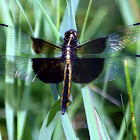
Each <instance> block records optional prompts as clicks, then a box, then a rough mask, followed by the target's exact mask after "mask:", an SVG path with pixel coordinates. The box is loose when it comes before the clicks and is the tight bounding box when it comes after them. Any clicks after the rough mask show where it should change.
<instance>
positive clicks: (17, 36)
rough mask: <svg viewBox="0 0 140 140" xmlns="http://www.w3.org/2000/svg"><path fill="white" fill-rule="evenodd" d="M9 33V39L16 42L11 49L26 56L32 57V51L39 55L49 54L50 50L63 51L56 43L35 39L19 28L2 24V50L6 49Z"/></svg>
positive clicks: (0, 26) (0, 34) (0, 25)
mask: <svg viewBox="0 0 140 140" xmlns="http://www.w3.org/2000/svg"><path fill="white" fill-rule="evenodd" d="M7 33H9V36H8V38H10V39H11V41H14V40H16V41H15V42H14V43H15V44H14V45H11V47H14V48H11V49H14V50H17V51H20V52H22V53H25V54H30V57H31V55H32V54H31V50H32V51H34V52H35V53H37V54H49V53H50V50H57V51H61V50H62V48H61V46H60V45H58V44H56V43H51V42H47V41H44V40H42V39H37V38H33V37H32V36H30V35H29V34H27V33H24V32H22V31H20V30H18V29H17V28H14V27H11V26H9V25H5V24H0V45H1V48H2V49H5V46H6V34H7ZM33 56H34V55H33ZM39 57H40V55H39Z"/></svg>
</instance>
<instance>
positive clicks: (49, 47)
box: [32, 38, 62, 54]
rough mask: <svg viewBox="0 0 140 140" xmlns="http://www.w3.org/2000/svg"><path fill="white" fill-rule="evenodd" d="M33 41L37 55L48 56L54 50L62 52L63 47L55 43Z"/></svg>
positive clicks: (33, 39) (34, 39) (39, 40)
mask: <svg viewBox="0 0 140 140" xmlns="http://www.w3.org/2000/svg"><path fill="white" fill-rule="evenodd" d="M32 41H33V50H34V52H35V53H37V54H47V53H49V52H50V51H54V50H58V51H62V47H60V46H57V45H56V44H54V43H51V42H48V41H44V40H42V39H37V38H32Z"/></svg>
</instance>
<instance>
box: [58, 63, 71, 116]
mask: <svg viewBox="0 0 140 140" xmlns="http://www.w3.org/2000/svg"><path fill="white" fill-rule="evenodd" d="M71 71H72V69H71V62H70V61H66V64H65V69H64V81H63V89H62V95H61V108H62V115H64V113H65V111H66V109H67V107H68V105H69V100H70V90H71Z"/></svg>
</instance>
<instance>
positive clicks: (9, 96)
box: [5, 1, 15, 140]
mask: <svg viewBox="0 0 140 140" xmlns="http://www.w3.org/2000/svg"><path fill="white" fill-rule="evenodd" d="M14 4H15V3H14V1H10V3H9V6H10V12H11V13H12V14H11V16H14V12H13V11H12V10H13V9H14ZM11 16H9V17H10V18H9V19H8V21H9V22H12V19H14V17H11ZM11 24H12V23H11ZM11 46H15V36H14V32H12V33H9V32H7V40H6V55H14V54H15V52H14V49H11ZM12 48H14V47H12ZM11 61H14V60H11ZM6 63H7V66H8V65H9V63H10V62H9V61H6ZM10 68H11V67H10ZM10 68H9V67H7V68H6V75H5V83H6V86H5V87H6V90H5V108H6V109H5V110H6V124H7V130H8V139H9V140H13V139H14V103H13V101H14V96H13V95H14V88H13V84H14V79H13V76H12V75H10V76H9V71H8V70H9V69H10Z"/></svg>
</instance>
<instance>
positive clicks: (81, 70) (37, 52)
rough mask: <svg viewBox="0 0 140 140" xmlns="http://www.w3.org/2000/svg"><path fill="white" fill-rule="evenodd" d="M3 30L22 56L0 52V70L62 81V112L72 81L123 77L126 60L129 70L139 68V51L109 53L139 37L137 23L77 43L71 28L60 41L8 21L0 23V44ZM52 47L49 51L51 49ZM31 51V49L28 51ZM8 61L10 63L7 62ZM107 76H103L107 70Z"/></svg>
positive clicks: (22, 76) (32, 78)
mask: <svg viewBox="0 0 140 140" xmlns="http://www.w3.org/2000/svg"><path fill="white" fill-rule="evenodd" d="M5 32H8V33H10V34H11V37H13V36H14V37H15V38H16V40H18V41H16V42H15V45H13V46H11V48H14V49H15V50H17V51H19V52H21V53H23V54H26V55H27V57H23V56H11V55H0V74H6V69H8V72H7V73H8V74H10V75H13V76H14V77H15V78H20V79H22V80H25V81H29V82H36V81H38V80H37V79H39V81H42V82H44V83H61V82H63V87H62V93H61V110H62V115H64V114H65V112H66V110H67V108H68V106H69V101H70V93H71V83H72V82H74V83H78V84H84V83H90V82H92V83H99V82H107V81H111V80H114V79H116V78H117V77H122V76H124V75H125V72H124V61H127V63H128V67H129V71H130V74H133V73H135V72H138V71H139V70H140V55H121V56H114V57H113V56H111V55H112V54H113V53H116V52H118V51H120V50H122V49H124V48H125V47H127V46H130V45H132V44H133V43H136V42H137V41H138V40H140V23H136V24H132V25H129V26H127V27H124V28H122V29H120V30H118V31H116V32H114V33H112V34H110V35H108V36H105V37H102V38H97V39H94V40H89V41H86V42H83V43H79V40H78V37H79V35H78V32H77V31H75V30H73V29H70V30H68V31H66V32H65V34H64V39H63V43H62V44H57V43H53V42H50V41H45V40H43V39H40V38H35V37H33V36H31V35H29V34H27V33H25V32H23V31H21V30H18V29H16V28H14V27H11V26H9V25H5V24H0V48H2V49H3V48H5V46H6V36H5V34H4V33H5ZM52 51H54V52H55V54H60V56H59V57H58V56H55V55H54V53H53V55H51V53H50V52H52ZM31 52H34V53H31ZM7 61H10V63H7ZM108 70H109V71H110V72H109V73H108V76H106V73H107V72H108Z"/></svg>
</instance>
